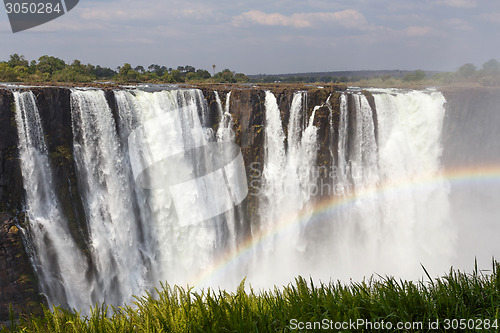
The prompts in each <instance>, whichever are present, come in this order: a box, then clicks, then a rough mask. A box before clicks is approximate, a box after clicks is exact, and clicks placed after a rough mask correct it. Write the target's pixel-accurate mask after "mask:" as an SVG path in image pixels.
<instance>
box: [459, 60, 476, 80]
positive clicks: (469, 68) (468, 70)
mask: <svg viewBox="0 0 500 333" xmlns="http://www.w3.org/2000/svg"><path fill="white" fill-rule="evenodd" d="M475 73H476V66H474V65H473V64H465V65H462V66H460V68H459V69H458V70H457V75H458V76H459V77H460V78H462V79H469V78H471V77H472V76H473V75H474V74H475Z"/></svg>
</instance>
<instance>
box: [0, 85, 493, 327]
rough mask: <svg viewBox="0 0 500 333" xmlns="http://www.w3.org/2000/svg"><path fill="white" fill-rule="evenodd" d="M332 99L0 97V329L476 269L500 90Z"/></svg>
mask: <svg viewBox="0 0 500 333" xmlns="http://www.w3.org/2000/svg"><path fill="white" fill-rule="evenodd" d="M337 88H338V89H337ZM337 88H331V87H326V88H321V87H302V88H300V89H293V88H291V87H288V86H279V85H277V86H270V87H265V88H260V87H250V86H239V87H226V86H223V85H221V86H215V87H212V86H210V87H200V88H193V87H169V86H152V85H150V86H142V87H122V88H113V89H99V88H78V87H74V88H64V87H20V86H6V87H4V88H0V211H1V215H0V217H1V219H0V222H1V225H0V241H1V247H0V249H1V251H2V257H1V258H0V265H1V268H2V273H1V274H3V275H2V276H1V279H0V281H1V290H2V296H1V299H0V303H1V304H0V315H1V319H2V320H5V319H6V318H7V317H8V304H9V303H13V304H14V306H15V308H16V311H27V310H28V311H36V308H37V306H36V304H38V303H39V302H45V303H46V304H48V305H61V306H63V307H67V308H75V309H78V310H82V311H84V312H85V311H88V309H89V308H90V306H92V305H95V304H96V303H97V304H100V303H104V302H105V303H107V304H113V305H122V304H125V303H130V302H131V301H133V298H132V296H133V295H142V294H143V293H144V292H146V291H148V292H154V288H155V287H158V286H159V283H160V282H168V283H169V284H172V285H173V284H179V285H183V286H185V285H187V284H189V285H190V286H195V287H198V288H204V287H223V288H228V289H234V288H236V286H237V285H238V284H239V283H240V282H241V280H243V279H244V278H246V279H247V280H246V281H247V283H249V284H251V285H252V286H253V287H255V288H264V289H268V288H272V287H273V286H274V285H277V286H279V285H284V284H287V283H289V282H290V281H291V280H292V279H293V278H294V277H296V276H298V275H302V276H307V277H308V276H311V277H312V278H314V279H317V280H322V281H329V280H330V279H333V280H337V279H340V280H348V279H350V278H352V279H362V278H363V277H365V276H371V275H372V274H375V273H378V274H381V275H386V274H387V275H395V276H398V277H403V278H410V279H418V278H421V277H422V276H423V271H422V268H421V266H420V264H423V265H424V266H425V267H426V269H427V270H428V271H429V272H431V273H432V274H435V275H440V274H442V273H444V272H445V271H446V270H448V269H449V267H450V266H451V265H454V266H458V267H459V268H461V267H462V266H464V265H470V264H471V263H472V262H473V260H474V257H475V256H477V257H478V258H479V260H480V261H482V262H484V263H485V264H487V263H488V261H489V260H490V259H491V257H492V256H494V255H495V254H496V253H498V250H499V248H498V245H496V244H497V242H496V241H495V238H496V235H498V232H499V231H500V230H499V226H498V225H497V224H498V223H497V220H498V216H500V214H499V213H500V211H499V210H500V208H499V205H498V199H497V195H498V190H499V189H500V184H499V181H498V179H499V178H498V171H499V167H498V165H499V164H498V163H499V162H500V161H499V160H500V144H499V143H498V142H499V140H498V132H497V129H496V127H497V124H498V123H499V120H500V112H499V111H500V110H499V105H500V94H499V91H498V90H497V89H489V88H445V89H442V90H436V89H428V90H422V91H417V90H398V89H375V88H373V89H367V90H361V89H356V88H349V89H340V87H337ZM461 265H462V266H461Z"/></svg>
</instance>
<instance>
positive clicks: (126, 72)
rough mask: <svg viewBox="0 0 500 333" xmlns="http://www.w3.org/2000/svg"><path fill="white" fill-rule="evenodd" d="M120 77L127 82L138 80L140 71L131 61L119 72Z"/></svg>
mask: <svg viewBox="0 0 500 333" xmlns="http://www.w3.org/2000/svg"><path fill="white" fill-rule="evenodd" d="M118 79H119V80H121V81H125V82H138V81H139V73H137V72H136V71H135V70H133V69H132V66H131V65H130V64H129V63H125V64H124V65H123V66H122V67H121V68H120V72H119V73H118Z"/></svg>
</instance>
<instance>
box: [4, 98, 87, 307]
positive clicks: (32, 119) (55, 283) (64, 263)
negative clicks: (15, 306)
mask: <svg viewBox="0 0 500 333" xmlns="http://www.w3.org/2000/svg"><path fill="white" fill-rule="evenodd" d="M14 100H15V104H16V115H15V119H16V124H17V129H18V135H19V153H20V160H21V171H22V175H23V185H24V190H25V192H26V222H27V223H28V230H27V231H25V233H27V234H28V237H29V239H30V240H31V246H32V247H33V251H34V253H33V254H32V256H31V258H32V260H33V261H34V267H35V271H36V273H37V274H38V278H39V280H40V284H41V291H42V292H43V293H44V294H45V296H46V297H47V300H48V302H49V304H54V305H61V306H64V307H69V308H80V306H81V305H82V304H86V305H89V304H91V302H90V298H89V294H88V283H87V280H86V278H85V275H86V274H87V270H88V267H87V261H86V258H85V257H84V256H83V255H82V254H81V253H80V251H79V249H78V248H77V246H76V244H75V242H74V241H73V239H72V236H71V234H70V232H69V229H68V224H67V220H66V218H65V217H64V214H63V212H62V210H61V207H60V203H59V201H58V199H57V196H56V194H55V192H54V184H53V175H52V168H51V165H50V163H49V158H48V151H47V146H46V144H45V139H44V131H43V127H42V123H41V120H40V114H39V112H38V107H37V105H36V99H35V96H34V94H33V93H32V92H23V93H20V92H14Z"/></svg>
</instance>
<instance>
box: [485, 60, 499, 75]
mask: <svg viewBox="0 0 500 333" xmlns="http://www.w3.org/2000/svg"><path fill="white" fill-rule="evenodd" d="M483 69H484V70H485V71H486V72H488V73H499V72H500V62H498V61H497V60H496V59H490V60H488V61H487V62H485V63H484V64H483Z"/></svg>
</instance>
